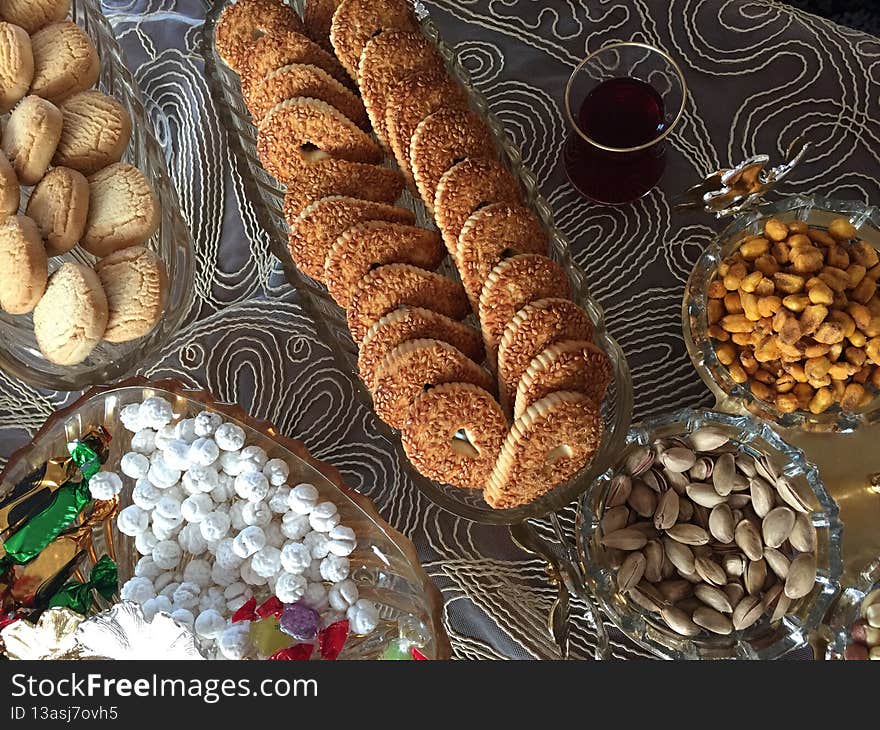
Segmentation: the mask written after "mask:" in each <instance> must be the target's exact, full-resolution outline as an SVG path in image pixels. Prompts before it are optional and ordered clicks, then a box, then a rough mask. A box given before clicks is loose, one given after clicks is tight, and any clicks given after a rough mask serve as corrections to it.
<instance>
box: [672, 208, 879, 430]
mask: <svg viewBox="0 0 880 730" xmlns="http://www.w3.org/2000/svg"><path fill="white" fill-rule="evenodd" d="M823 215H824V217H825V218H828V220H827V221H825V223H826V224H827V223H828V222H830V220H831V218H833V217H840V216H844V217H847V218H849V220H850V222H851V223H852V224H853V225H854V226H855V227H856V229H857V230H858V231H859V233H860V234H861V235H862V240H864V241H866V242H868V243H870V244H871V245H872V246H874V247H875V248H877V249H880V208H877V207H876V206H868V205H864V204H863V203H859V202H857V201H845V200H837V199H834V198H824V197H812V196H793V197H790V198H785V199H784V200H781V201H778V202H775V203H769V204H767V205H763V206H761V207H759V208H757V209H755V210H753V211H749V212H748V213H743V214H742V215H739V216H737V217H736V218H735V219H734V220H733V221H732V222H731V223H730V224H729V225H728V226H727V228H725V229H724V231H722V232H721V233H720V234H719V235H718V237H717V238H715V239H714V240H713V241H712V243H711V244H710V245H709V246H707V247H706V249H705V250H704V251H703V253H702V254H701V255H700V257H699V259H698V260H697V263H696V264H695V265H694V268H693V270H692V271H691V274H690V277H689V278H688V282H687V286H686V287H685V296H684V301H683V303H682V328H683V332H684V339H685V344H686V346H687V350H688V354H689V355H690V358H691V361H692V362H693V365H694V367H695V368H696V370H697V372H698V373H699V374H700V377H701V378H702V379H703V381H704V382H705V383H706V385H707V386H709V388H710V390H712V392H713V393H715V394H716V396H721V397H727V398H730V399H732V400H733V401H734V402H736V403H737V404H738V405H739V406H740V407H742V408H744V409H746V410H748V411H749V412H751V413H754V414H755V415H757V416H760V417H761V418H765V419H767V420H769V421H772V422H773V423H775V424H777V425H779V426H780V427H782V428H797V429H803V430H819V431H822V430H824V431H835V432H840V433H847V432H850V431H854V430H856V429H857V428H859V427H861V426H863V425H868V424H874V423H878V422H880V394H877V396H876V397H875V398H874V400H873V401H872V403H871V404H870V405H869V406H868V407H867V408H865V409H863V410H861V411H857V412H855V413H846V412H844V411H841V410H840V409H839V407H835V409H834V410H829V411H827V412H825V413H822V414H819V415H815V414H813V413H810V412H809V411H795V412H794V413H783V412H782V411H780V410H779V409H778V408H776V406H775V405H774V404H772V403H768V402H767V401H763V400H761V399H759V398H757V397H756V396H755V395H754V394H753V393H752V391H751V389H750V388H748V387H747V386H745V385H740V384H738V383H735V382H734V381H733V378H731V377H730V372H729V371H728V369H727V368H726V367H725V366H724V365H722V364H721V363H720V362H719V361H718V358H717V356H716V354H715V347H714V345H713V343H712V339H711V338H710V337H709V336H708V334H707V332H706V330H707V329H708V323H707V317H706V301H707V296H706V292H707V288H708V286H709V281H710V280H711V277H712V276H713V275H714V272H715V270H716V269H717V268H718V265H719V263H720V262H721V260H722V258H723V257H724V256H725V255H727V254H729V253H730V252H731V250H732V247H733V246H734V245H735V243H736V241H738V240H739V239H740V238H741V237H742V235H743V234H745V233H757V232H758V231H759V229H760V222H761V221H763V220H764V219H766V218H768V217H771V216H778V217H780V218H781V219H782V220H804V221H807V220H809V219H810V217H811V216H813V217H814V218H813V221H811V222H815V223H816V224H817V225H820V226H821V225H822V221H821V220H816V218H817V217H822V216H823Z"/></svg>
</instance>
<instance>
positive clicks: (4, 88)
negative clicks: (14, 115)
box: [0, 23, 34, 114]
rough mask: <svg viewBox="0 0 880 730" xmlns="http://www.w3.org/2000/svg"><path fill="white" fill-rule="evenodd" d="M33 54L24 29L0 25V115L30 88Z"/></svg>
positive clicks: (6, 24)
mask: <svg viewBox="0 0 880 730" xmlns="http://www.w3.org/2000/svg"><path fill="white" fill-rule="evenodd" d="M33 78H34V54H33V52H32V51H31V39H30V37H29V36H28V34H27V32H26V31H25V30H24V28H20V27H19V26H17V25H12V23H0V114H5V113H6V112H8V111H9V110H10V109H12V107H14V106H15V105H16V104H17V103H18V101H19V99H21V98H22V97H23V96H24V95H25V94H27V90H28V89H29V88H30V86H31V80H32V79H33Z"/></svg>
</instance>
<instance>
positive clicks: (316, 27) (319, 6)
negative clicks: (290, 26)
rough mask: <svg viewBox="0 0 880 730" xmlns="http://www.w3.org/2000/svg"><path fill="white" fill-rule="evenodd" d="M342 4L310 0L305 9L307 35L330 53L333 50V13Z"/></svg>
mask: <svg viewBox="0 0 880 730" xmlns="http://www.w3.org/2000/svg"><path fill="white" fill-rule="evenodd" d="M341 2H342V0H308V2H306V6H305V8H304V9H303V23H304V24H305V26H306V35H307V36H308V37H309V38H311V39H312V40H313V41H315V43H320V44H321V45H322V46H323V47H324V48H326V49H327V50H330V51H332V50H333V45H332V44H331V43H330V24H331V23H332V22H333V13H335V12H336V8H338V7H339V5H340V3H341Z"/></svg>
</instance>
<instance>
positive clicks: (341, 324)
mask: <svg viewBox="0 0 880 730" xmlns="http://www.w3.org/2000/svg"><path fill="white" fill-rule="evenodd" d="M231 4H232V3H231V2H230V0H215V1H214V2H213V3H212V5H211V8H210V10H209V12H208V14H207V17H206V20H205V24H204V26H203V28H202V44H201V49H202V53H203V54H204V57H205V64H206V71H207V76H208V84H209V88H210V90H211V93H212V96H213V97H214V99H215V101H216V103H217V106H218V108H219V112H220V118H221V120H222V122H223V124H224V125H225V127H226V130H227V132H228V134H229V140H230V144H231V147H232V149H233V152H234V153H235V155H236V157H237V158H238V162H239V164H240V165H241V166H242V168H243V170H244V171H246V173H249V174H244V175H243V179H244V183H245V188H246V191H247V194H248V196H249V198H250V199H251V202H252V203H253V204H254V208H255V211H256V214H257V217H258V219H259V220H260V223H261V225H262V226H263V228H264V229H265V230H266V232H267V233H268V237H269V242H270V248H271V251H272V253H273V254H274V255H275V256H276V257H277V258H278V259H279V260H280V262H281V264H282V266H283V269H284V273H285V276H286V277H287V280H288V281H289V282H290V284H291V285H292V286H293V287H294V288H295V289H296V290H297V291H298V292H299V293H300V295H301V301H302V303H303V305H304V307H305V308H306V310H307V311H308V312H309V314H310V315H311V316H312V318H313V319H314V321H315V324H316V326H317V329H318V333H319V336H320V337H321V339H322V340H323V341H324V342H325V343H326V344H327V345H328V347H330V349H331V350H332V352H333V355H334V358H335V362H336V365H337V367H338V368H339V369H340V370H341V371H343V372H344V373H346V374H347V375H348V376H349V377H350V378H351V379H352V380H353V381H354V383H355V385H356V389H357V392H358V394H359V397H360V398H361V399H362V400H363V401H364V402H365V403H366V404H367V405H368V406H370V407H372V399H371V397H370V394H369V392H368V391H367V389H366V388H365V387H364V386H363V384H362V383H361V381H360V378H359V377H358V374H357V373H358V368H357V347H356V345H355V343H354V342H353V341H352V339H351V336H350V335H349V332H348V327H347V325H346V320H345V312H344V310H343V309H341V308H340V307H339V306H338V305H337V304H336V302H334V301H333V299H332V298H331V297H330V295H329V294H328V293H327V291H326V289H325V288H324V286H323V285H321V284H318V283H317V282H315V281H314V280H312V279H310V278H309V277H307V276H305V275H304V274H302V273H301V272H300V271H299V270H298V269H297V268H296V266H295V265H294V263H293V260H292V259H291V256H290V253H289V251H288V248H287V234H288V228H287V223H286V221H285V219H284V215H283V212H282V205H283V201H284V189H283V187H281V186H280V185H279V184H278V183H277V182H276V181H275V180H274V179H273V178H272V177H271V176H270V175H269V174H268V173H267V172H266V171H265V170H264V169H263V167H262V166H261V164H260V161H259V159H258V157H257V151H256V133H257V130H256V129H255V128H254V126H253V124H252V123H251V118H250V114H249V113H248V111H247V107H246V105H245V103H244V100H243V98H242V95H241V87H240V85H239V79H238V75H237V74H236V73H235V72H233V71H232V70H231V69H229V68H228V67H227V66H226V64H225V63H223V61H222V59H221V58H220V56H219V54H218V53H217V51H216V49H215V47H214V28H215V26H216V23H217V19H218V18H219V16H220V14H221V13H222V12H223V10H224V9H225V8H226V7H227V6H228V5H231ZM288 4H290V5H291V6H293V7H294V9H296V10H297V11H298V12H301V11H302V6H303V4H304V3H303V1H302V0H292V2H289V3H288ZM414 8H415V11H416V14H417V16H418V17H419V20H420V23H421V26H422V31H423V32H424V34H425V35H426V36H427V37H428V38H429V39H430V40H431V41H433V42H434V43H435V44H436V46H437V49H438V51H439V52H440V54H441V56H442V57H443V59H444V61H445V63H446V66H447V70H448V71H449V73H450V75H451V76H452V77H453V78H454V79H456V80H457V81H458V82H459V83H460V84H461V86H462V87H463V88H464V89H466V90H467V92H468V94H469V97H470V104H471V107H472V108H473V109H474V110H475V111H476V112H477V113H478V114H479V115H480V116H481V117H482V119H483V120H484V121H485V122H486V124H487V125H488V127H489V129H490V130H491V131H492V134H493V135H494V138H495V143H496V146H497V148H498V150H499V151H500V152H501V157H502V160H503V161H504V162H505V164H506V165H507V166H508V167H509V169H510V170H511V172H512V173H513V174H514V175H515V177H516V178H517V179H518V180H519V182H520V185H521V188H522V192H523V195H524V198H525V200H526V201H527V202H528V204H529V205H531V206H532V208H533V209H534V210H535V213H536V214H537V215H538V217H539V218H540V220H541V223H542V225H543V227H544V229H545V230H546V233H547V236H548V240H549V242H550V246H549V248H550V256H551V258H553V259H554V260H555V261H557V262H558V263H559V264H560V265H562V266H563V267H564V268H565V270H566V272H567V273H568V276H569V278H570V280H571V283H572V291H573V297H572V298H573V300H574V301H575V302H577V304H579V305H580V306H581V307H582V308H583V309H584V310H585V311H586V312H587V314H588V315H589V317H590V319H591V320H592V322H593V325H594V328H595V331H596V334H595V337H594V340H595V342H596V344H597V345H598V346H599V347H601V348H602V349H603V350H604V351H605V352H606V354H607V355H608V357H609V359H610V361H611V365H612V382H611V385H610V386H609V388H608V392H607V394H606V396H605V400H604V401H603V403H602V418H603V421H604V424H605V434H604V437H603V439H602V443H601V445H600V447H599V449H598V451H597V452H596V454H595V456H594V457H593V459H592V461H591V462H590V463H589V464H588V465H587V466H586V467H584V469H582V470H581V471H580V472H579V473H578V474H576V475H575V476H574V477H573V478H572V479H571V480H569V481H567V482H565V483H564V484H561V485H559V486H557V487H556V488H554V489H552V490H551V491H549V492H548V493H547V494H545V495H544V496H542V497H541V498H539V499H538V500H535V501H534V502H532V503H530V504H527V505H523V506H520V507H515V508H512V509H503V510H496V509H492V508H491V507H489V505H487V504H486V502H485V501H484V500H483V498H482V494H481V492H480V491H478V490H468V489H461V488H457V487H452V486H449V485H445V484H441V483H439V482H435V481H432V480H429V479H426V478H425V477H423V476H422V475H420V474H419V473H418V472H417V471H416V470H415V469H414V468H413V467H412V466H410V464H409V461H408V459H407V458H406V455H405V454H404V452H403V447H402V446H401V443H400V438H399V435H398V433H397V432H396V431H395V430H394V429H391V428H390V427H388V426H387V425H386V424H384V423H382V422H381V421H380V420H379V419H378V418H377V419H376V427H377V430H378V431H379V433H380V434H381V435H382V436H384V437H385V438H386V440H387V441H388V442H389V444H390V445H391V446H392V448H393V449H394V452H395V454H396V455H397V456H398V457H399V460H400V463H401V464H403V465H404V469H405V470H406V473H407V475H408V476H409V477H410V478H411V479H412V481H413V482H414V483H415V484H416V486H418V487H419V489H421V490H422V491H423V492H424V493H425V494H426V495H427V496H428V497H429V498H430V499H431V500H432V501H434V502H435V503H436V504H438V505H439V506H440V507H442V508H444V509H446V510H448V511H449V512H452V513H453V514H456V515H458V516H460V517H464V518H466V519H470V520H474V521H476V522H484V523H494V524H515V523H519V522H522V521H523V520H526V519H529V518H531V517H540V516H543V515H546V514H547V513H548V512H551V511H554V510H557V509H559V508H561V507H563V506H564V505H566V504H569V503H570V502H572V501H573V500H574V499H575V498H576V497H577V496H578V495H579V494H581V493H582V492H584V491H585V490H586V489H587V487H588V486H589V485H590V483H591V482H592V481H593V479H594V478H595V477H596V476H598V475H599V474H601V473H602V472H603V471H605V469H607V468H608V467H609V466H610V465H611V463H612V461H613V459H614V456H615V454H617V453H618V452H619V451H620V449H621V448H622V447H623V444H624V442H625V439H626V433H627V429H628V428H629V422H630V418H631V416H632V406H633V395H632V381H631V378H630V373H629V368H628V367H627V364H626V359H625V357H624V355H623V351H622V350H621V349H620V346H619V345H618V344H617V342H616V341H615V340H614V339H613V338H612V337H611V336H610V335H609V334H608V332H607V331H606V328H605V317H604V313H603V312H602V308H601V307H600V306H599V304H598V302H597V301H596V300H595V299H594V298H593V296H592V295H591V294H590V292H589V290H588V288H587V284H586V276H585V274H584V272H583V271H582V270H581V269H580V268H579V267H578V266H577V265H576V264H575V263H574V261H573V260H572V258H571V254H570V245H569V242H568V241H567V240H566V238H565V237H564V236H563V235H562V233H561V232H560V231H559V229H558V228H556V226H555V225H554V224H553V215H552V212H551V210H550V207H549V206H548V204H547V201H546V200H544V198H543V197H541V195H540V193H539V191H538V182H537V179H536V178H535V175H534V174H533V173H532V172H531V171H530V170H528V169H527V168H526V167H525V166H524V165H523V162H522V156H521V154H520V151H519V149H518V148H517V147H516V146H515V145H514V144H513V143H512V142H511V140H510V139H509V137H508V136H507V134H506V132H505V131H504V128H503V126H502V125H501V123H500V122H499V121H498V119H497V118H496V117H495V116H494V115H493V114H492V113H491V112H490V111H489V107H488V103H487V101H486V99H485V97H483V95H482V94H481V93H480V92H479V91H477V89H476V88H475V87H474V86H473V84H472V83H471V81H470V78H469V76H468V73H467V71H466V70H465V69H464V67H463V66H462V65H461V63H460V62H459V61H458V58H457V57H456V55H455V52H454V51H453V50H452V49H451V48H450V47H449V46H447V45H446V43H444V41H443V39H442V38H441V37H440V34H439V31H438V29H437V27H436V26H435V25H434V23H433V22H432V21H431V19H430V17H429V16H428V12H427V10H426V9H425V7H424V6H423V5H422V4H421V3H420V2H418V1H417V0H416V2H414ZM387 164H388V165H389V166H391V163H387ZM397 204H398V205H400V206H402V207H404V208H407V209H409V210H411V211H413V213H414V214H415V216H416V221H417V224H418V225H420V226H423V227H425V228H430V229H436V227H435V226H434V223H433V218H432V217H431V216H430V215H429V214H428V213H427V212H426V210H425V208H424V206H423V205H422V203H421V201H420V200H417V199H416V198H415V197H414V196H413V195H411V194H410V193H409V192H408V191H405V192H404V193H403V194H402V196H401V198H400V200H399V201H398V203H397ZM439 270H440V271H441V272H442V273H444V274H446V275H448V276H451V277H453V278H455V279H458V274H457V271H456V269H455V267H454V266H453V265H452V264H451V262H449V261H446V262H445V263H444V264H443V265H442V266H441V268H440V269H439Z"/></svg>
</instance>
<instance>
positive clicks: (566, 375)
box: [513, 340, 611, 418]
mask: <svg viewBox="0 0 880 730" xmlns="http://www.w3.org/2000/svg"><path fill="white" fill-rule="evenodd" d="M610 382H611V362H610V361H609V360H608V356H607V355H606V354H605V353H604V352H602V350H600V349H599V348H598V347H596V346H595V345H594V344H593V343H592V342H587V341H585V340H563V341H561V342H557V343H556V344H554V345H550V346H549V347H548V348H547V349H545V350H544V351H543V352H541V353H540V354H538V356H537V357H535V359H534V360H532V362H531V364H530V365H529V367H528V368H526V371H525V372H524V373H523V375H522V378H520V381H519V385H518V386H517V388H516V401H515V404H514V408H513V415H514V417H515V418H519V417H520V416H521V415H522V414H523V413H525V411H526V409H527V408H528V407H529V406H530V405H532V404H533V403H536V402H537V401H539V400H541V399H542V398H545V397H546V396H548V395H550V393H555V392H557V391H560V390H568V391H574V392H576V393H583V394H584V395H586V396H589V398H590V399H591V400H592V401H593V402H594V403H601V402H602V400H603V399H604V398H605V391H607V390H608V384H609V383H610Z"/></svg>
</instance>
